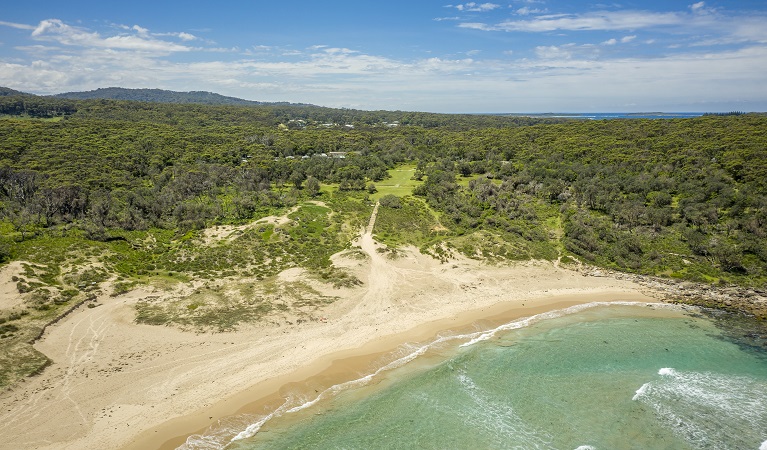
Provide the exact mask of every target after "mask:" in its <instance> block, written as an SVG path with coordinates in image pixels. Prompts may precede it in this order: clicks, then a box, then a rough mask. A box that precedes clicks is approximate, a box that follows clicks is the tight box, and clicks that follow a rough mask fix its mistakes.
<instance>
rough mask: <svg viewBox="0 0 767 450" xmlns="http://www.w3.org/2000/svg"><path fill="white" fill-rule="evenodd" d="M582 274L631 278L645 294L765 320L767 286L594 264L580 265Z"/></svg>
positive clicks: (664, 299) (665, 300)
mask: <svg viewBox="0 0 767 450" xmlns="http://www.w3.org/2000/svg"><path fill="white" fill-rule="evenodd" d="M579 272H581V273H582V274H583V275H584V276H589V277H613V278H616V279H619V280H630V281H634V282H636V283H638V284H639V285H641V286H644V287H645V288H647V289H648V291H649V292H648V293H647V294H648V295H651V296H653V297H655V298H658V299H659V300H662V301H664V302H668V303H682V304H686V305H694V306H702V307H706V308H715V309H721V310H724V311H729V312H742V313H746V314H749V315H752V316H754V317H755V318H756V319H758V320H760V321H767V289H759V288H746V287H739V286H733V285H726V286H716V285H711V284H705V283H696V282H691V281H682V280H673V279H667V278H658V277H651V276H646V275H637V274H631V273H622V272H615V271H611V270H605V269H599V268H596V267H581V268H580V269H579Z"/></svg>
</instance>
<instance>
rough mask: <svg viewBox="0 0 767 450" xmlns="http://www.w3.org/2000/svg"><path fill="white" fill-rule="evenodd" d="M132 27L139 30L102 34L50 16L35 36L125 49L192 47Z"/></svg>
mask: <svg viewBox="0 0 767 450" xmlns="http://www.w3.org/2000/svg"><path fill="white" fill-rule="evenodd" d="M130 30H132V31H135V32H136V33H135V34H119V35H116V36H109V37H106V38H105V37H102V36H101V35H100V34H99V33H96V32H92V31H87V30H84V29H82V28H78V27H73V26H71V25H67V24H65V23H64V22H63V21H61V20H59V19H47V20H43V21H41V22H40V24H38V25H37V27H36V28H35V29H34V30H33V31H32V38H34V39H36V40H42V41H53V42H58V43H59V44H63V45H69V46H81V47H93V48H110V49H123V50H141V51H148V52H160V53H167V52H185V51H189V50H191V48H189V47H186V46H183V45H179V44H176V43H173V42H168V41H163V40H160V39H155V38H154V37H151V36H149V30H147V29H146V28H142V27H139V26H138V25H134V26H133V27H131V28H130Z"/></svg>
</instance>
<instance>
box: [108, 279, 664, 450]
mask: <svg viewBox="0 0 767 450" xmlns="http://www.w3.org/2000/svg"><path fill="white" fill-rule="evenodd" d="M528 302H532V303H534V305H530V306H522V302H519V301H507V302H501V303H498V304H495V305H492V306H489V307H486V308H482V309H479V310H474V311H467V312H465V313H462V314H461V316H460V317H452V318H449V319H441V320H436V321H434V322H429V323H424V324H422V325H420V326H417V327H415V328H414V329H412V330H408V331H405V332H402V333H398V334H396V335H390V336H382V337H379V338H377V339H375V340H373V341H370V342H367V343H365V344H363V345H361V346H359V347H356V348H349V349H345V350H340V351H338V352H336V353H332V354H328V355H322V356H320V357H318V358H317V359H316V360H314V361H311V362H310V363H308V364H307V365H306V366H304V367H302V368H301V369H299V370H297V371H295V372H293V373H290V374H286V375H284V376H279V377H277V378H272V379H267V380H262V381H260V382H258V383H256V384H254V385H252V386H250V387H248V388H246V389H244V390H242V391H239V392H237V393H235V394H234V395H232V396H230V397H229V398H226V399H223V400H221V401H220V402H216V403H215V404H213V405H211V406H210V407H209V408H205V409H204V410H199V411H195V412H194V413H192V414H189V415H185V416H182V417H177V418H175V419H171V420H169V421H167V422H165V423H163V424H160V425H159V426H157V427H154V428H152V429H150V430H147V431H145V432H143V433H141V435H139V436H138V437H137V438H136V439H135V440H134V441H132V442H131V443H130V444H128V445H127V446H125V447H123V448H124V449H125V450H139V449H146V448H158V449H160V450H171V449H175V448H178V447H179V446H180V445H182V444H184V443H185V442H186V440H187V438H188V437H189V436H191V435H201V434H204V433H205V432H206V431H207V430H209V429H211V427H214V428H215V424H214V425H211V424H210V417H214V418H225V417H231V416H235V415H242V414H248V415H251V416H258V415H262V416H263V415H266V414H268V413H269V412H272V411H274V410H275V409H277V408H278V407H279V406H281V405H282V404H283V403H284V400H285V397H284V396H285V395H286V394H288V393H291V394H299V395H300V394H301V393H303V392H308V393H312V392H314V393H316V392H317V391H318V390H319V391H320V392H322V391H323V389H327V388H330V387H331V386H337V385H340V384H343V383H348V382H351V381H354V380H356V379H359V377H360V376H361V375H362V376H364V375H365V374H370V373H374V372H376V371H377V369H380V368H381V367H380V365H381V364H382V363H381V360H382V357H385V356H388V355H392V354H395V353H396V352H397V350H398V349H400V348H402V346H404V345H407V344H413V343H419V344H420V343H423V342H432V341H434V340H435V339H436V338H437V337H438V336H439V335H440V334H442V333H445V332H449V333H454V334H457V335H461V334H465V333H471V332H481V331H486V330H492V329H494V328H496V327H498V326H500V325H503V324H507V323H509V322H512V321H514V320H518V319H524V318H528V317H531V316H535V315H539V314H544V313H549V312H553V311H560V310H563V309H566V308H570V307H573V306H580V305H587V304H591V303H597V302H598V303H617V302H648V303H657V300H655V299H653V298H650V297H646V296H644V295H643V294H639V295H637V294H636V293H630V292H622V291H614V292H598V293H592V292H586V293H578V294H563V295H555V296H551V297H542V298H538V299H536V298H531V299H529V300H528ZM525 303H527V302H525ZM388 359H390V358H387V360H388Z"/></svg>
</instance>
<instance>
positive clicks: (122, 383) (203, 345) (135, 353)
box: [0, 232, 652, 449]
mask: <svg viewBox="0 0 767 450" xmlns="http://www.w3.org/2000/svg"><path fill="white" fill-rule="evenodd" d="M357 245H358V246H359V247H360V248H361V250H362V251H364V252H365V253H366V254H367V256H368V257H367V258H364V259H363V258H357V259H345V258H343V257H340V256H339V257H336V258H335V262H336V264H338V265H341V266H344V267H347V268H349V269H350V270H352V271H354V272H355V275H356V276H358V278H360V279H361V280H362V281H363V285H362V286H360V287H357V288H353V289H352V288H346V289H343V290H333V289H332V288H330V287H325V289H328V291H329V292H332V293H333V295H335V296H339V297H340V299H339V300H338V301H336V302H335V303H333V304H331V305H329V306H326V307H324V309H322V310H321V316H322V318H321V319H320V320H316V321H308V322H304V323H300V324H293V325H286V324H283V325H276V324H274V323H264V324H255V325H252V326H247V327H241V329H240V330H238V331H236V332H227V333H194V332H189V331H181V330H178V329H176V328H172V327H156V326H148V325H138V324H136V323H135V322H134V317H135V309H134V306H135V304H136V302H138V301H140V300H141V299H143V298H145V297H147V296H161V297H162V296H167V295H171V294H169V293H168V292H160V291H153V290H152V289H150V288H146V289H139V290H136V291H133V292H131V293H129V294H126V295H123V296H119V297H105V298H101V299H100V300H99V301H100V303H102V305H101V306H99V307H97V308H84V307H83V308H80V309H79V310H77V311H75V312H74V313H72V314H71V315H70V316H68V317H66V318H65V319H64V320H62V321H61V322H60V323H59V324H57V325H56V326H54V327H51V328H50V329H49V331H48V332H47V333H46V335H45V337H44V338H43V339H42V340H41V341H39V342H38V343H37V344H36V348H37V349H38V350H40V351H41V352H43V353H45V354H46V355H48V356H49V357H50V358H51V359H52V360H53V361H54V364H53V365H52V366H51V367H49V368H48V369H46V370H45V371H44V372H43V373H42V374H41V375H39V376H37V377H34V378H30V379H28V380H26V381H25V382H23V383H21V384H20V385H18V386H16V387H15V388H13V389H12V390H10V391H8V392H5V393H3V394H2V395H0V405H1V406H2V409H0V448H7V449H18V448H28V449H33V448H34V449H105V448H122V447H128V448H136V449H139V448H140V449H146V448H158V447H161V446H164V447H175V446H176V445H179V444H181V443H183V441H184V439H185V435H188V434H191V433H194V432H198V431H200V430H204V429H205V428H206V427H207V426H209V425H211V424H214V423H216V421H217V420H219V419H220V418H221V417H223V416H225V415H231V414H234V413H236V412H237V411H238V410H240V409H241V408H243V407H244V406H246V405H248V404H249V403H251V402H253V401H255V400H257V399H259V398H262V397H265V396H268V395H269V394H275V393H277V392H278V391H279V389H280V387H281V386H284V385H285V384H287V383H291V382H298V381H300V380H304V379H306V378H308V377H310V376H312V375H315V374H317V373H319V372H322V371H323V370H327V369H328V368H329V367H331V365H332V363H333V361H336V360H339V359H341V358H349V357H352V356H357V355H364V354H369V353H374V352H380V351H385V350H391V349H394V348H395V347H396V346H397V345H399V344H402V343H404V342H411V341H419V340H424V339H428V338H429V337H431V336H434V335H435V334H436V333H437V332H438V331H440V330H446V329H455V328H459V327H466V326H469V325H471V324H472V323H475V322H477V321H478V320H480V319H483V318H489V317H495V316H498V315H504V316H505V317H509V318H510V317H522V316H526V315H532V314H535V313H538V312H541V311H544V310H547V309H559V308H562V307H566V306H570V305H574V304H577V303H587V302H591V301H595V300H600V301H609V300H635V301H652V299H651V298H650V297H648V296H647V295H646V294H644V293H642V291H641V287H640V286H638V285H636V284H634V283H632V282H630V281H624V280H616V279H612V278H607V277H600V278H596V277H585V276H583V275H581V274H580V273H577V272H575V271H570V270H566V269H563V268H560V267H556V266H554V265H553V264H551V263H546V262H529V263H523V264H517V265H514V266H490V265H486V264H483V263H480V262H478V261H474V260H469V259H458V260H453V261H450V262H448V263H446V264H441V263H440V262H439V261H437V260H434V259H432V258H430V257H428V256H424V255H422V254H420V253H419V252H418V251H417V250H415V249H406V250H405V251H403V252H401V256H400V257H398V258H396V259H390V258H388V257H386V256H384V255H382V254H381V253H379V252H378V251H377V248H378V246H379V244H377V243H376V242H375V241H374V240H373V238H372V236H371V235H370V233H369V232H365V233H363V235H362V236H361V237H360V239H359V241H358V242H357ZM285 276H286V277H288V278H295V277H296V276H300V271H296V270H291V271H290V272H288V273H286V274H285Z"/></svg>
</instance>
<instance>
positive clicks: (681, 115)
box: [503, 112, 704, 120]
mask: <svg viewBox="0 0 767 450" xmlns="http://www.w3.org/2000/svg"><path fill="white" fill-rule="evenodd" d="M703 114H704V113H697V112H644V113H545V114H508V115H509V116H523V117H538V118H547V119H582V120H609V119H691V118H694V117H700V116H702V115H703ZM503 115H505V114H503Z"/></svg>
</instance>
